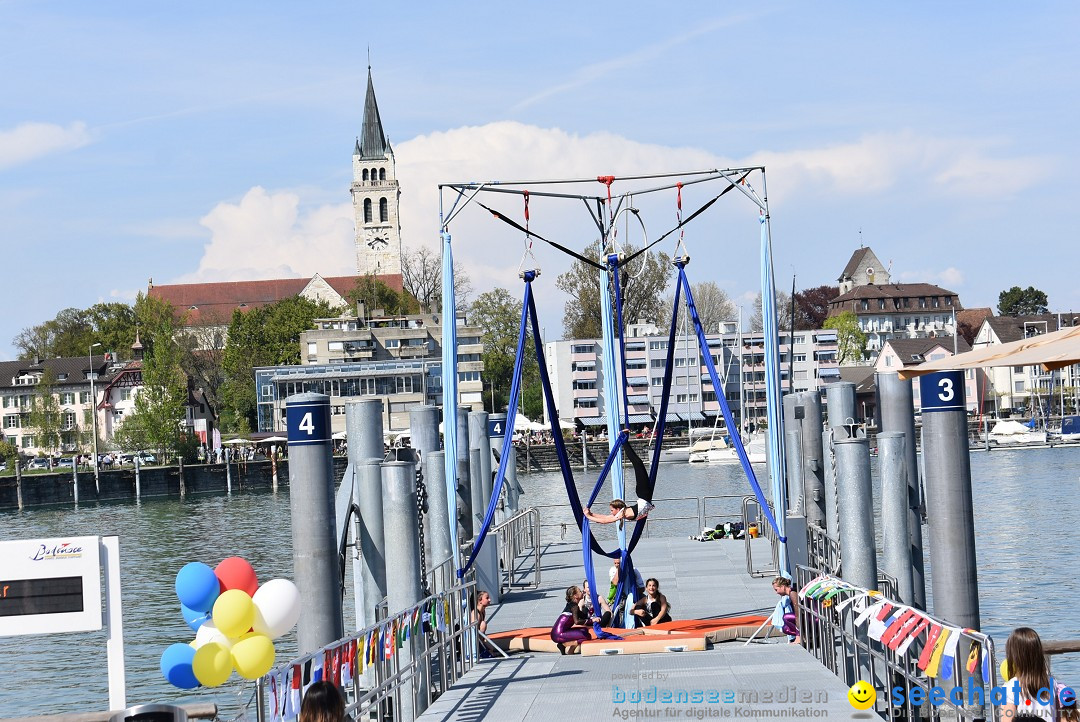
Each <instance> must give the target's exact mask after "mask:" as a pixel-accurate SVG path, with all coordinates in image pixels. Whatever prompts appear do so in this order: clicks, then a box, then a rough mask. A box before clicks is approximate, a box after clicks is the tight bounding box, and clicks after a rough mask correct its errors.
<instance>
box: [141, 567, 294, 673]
mask: <svg viewBox="0 0 1080 722" xmlns="http://www.w3.org/2000/svg"><path fill="white" fill-rule="evenodd" d="M176 596H177V597H179V598H180V612H181V613H182V614H183V616H184V621H185V622H187V623H188V626H189V627H191V629H192V630H193V631H194V632H195V640H194V641H193V642H191V643H190V644H173V645H170V646H169V647H168V648H167V649H166V650H165V651H164V652H163V653H162V655H161V673H162V674H163V675H164V676H165V679H167V680H168V681H169V682H170V683H171V684H173V685H174V686H176V687H179V688H180V689H194V688H196V687H198V686H200V685H202V686H205V687H217V686H218V685H220V684H223V683H224V682H225V681H226V680H227V679H228V678H229V677H230V676H231V675H232V673H233V670H234V669H235V670H236V671H237V673H238V674H239V675H240V676H241V677H243V678H244V679H258V678H259V677H261V676H263V675H264V674H266V673H267V672H269V671H270V669H271V668H272V667H273V666H274V642H273V640H275V639H277V638H278V637H280V636H282V635H283V634H285V633H287V632H288V631H289V630H290V629H292V628H293V627H294V626H295V625H296V622H297V620H298V619H299V618H300V591H299V590H298V589H297V588H296V585H295V584H293V583H292V582H290V581H289V580H288V579H271V580H270V581H268V582H264V583H263V585H262V586H259V582H258V579H257V578H256V577H255V570H254V569H252V567H251V564H249V563H248V562H247V561H246V560H244V559H241V558H240V557H229V558H228V559H225V560H224V561H222V562H221V563H220V564H218V565H217V567H215V568H214V569H211V568H210V567H209V566H207V565H206V564H203V563H202V562H191V563H190V564H186V565H184V568H183V569H181V570H180V571H179V572H178V573H177V575H176Z"/></svg>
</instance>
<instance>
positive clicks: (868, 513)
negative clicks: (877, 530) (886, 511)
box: [836, 438, 877, 589]
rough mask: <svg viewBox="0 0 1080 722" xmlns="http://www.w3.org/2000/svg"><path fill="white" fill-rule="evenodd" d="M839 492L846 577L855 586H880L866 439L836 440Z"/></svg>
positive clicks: (839, 513)
mask: <svg viewBox="0 0 1080 722" xmlns="http://www.w3.org/2000/svg"><path fill="white" fill-rule="evenodd" d="M836 494H837V513H838V518H839V527H840V529H839V531H840V558H841V559H843V576H844V579H845V580H847V581H848V582H851V583H852V584H854V585H856V586H860V587H864V588H866V589H877V549H876V548H875V545H874V496H873V485H872V483H871V480H870V442H869V441H868V440H867V439H865V438H864V439H840V440H839V441H837V442H836Z"/></svg>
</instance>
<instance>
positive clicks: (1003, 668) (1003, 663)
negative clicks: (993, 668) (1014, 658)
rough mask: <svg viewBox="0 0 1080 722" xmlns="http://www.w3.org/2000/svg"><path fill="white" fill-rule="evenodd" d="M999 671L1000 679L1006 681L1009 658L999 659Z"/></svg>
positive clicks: (1007, 678)
mask: <svg viewBox="0 0 1080 722" xmlns="http://www.w3.org/2000/svg"><path fill="white" fill-rule="evenodd" d="M998 671H1000V672H1001V680H1002V681H1003V682H1007V681H1008V680H1009V660H1007V659H1004V660H1002V661H1001V667H1000V668H999V669H998Z"/></svg>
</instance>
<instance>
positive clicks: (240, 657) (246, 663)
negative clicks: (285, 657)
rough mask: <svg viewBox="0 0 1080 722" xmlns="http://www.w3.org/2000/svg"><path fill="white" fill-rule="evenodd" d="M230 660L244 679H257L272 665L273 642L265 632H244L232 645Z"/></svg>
mask: <svg viewBox="0 0 1080 722" xmlns="http://www.w3.org/2000/svg"><path fill="white" fill-rule="evenodd" d="M232 661H233V665H234V666H235V667H236V671H237V672H238V673H239V674H240V676H241V677H243V678H244V679H258V678H259V677H261V676H263V675H264V674H266V673H267V672H269V671H270V669H271V668H272V667H273V666H274V643H273V642H271V641H270V638H269V637H267V636H266V635H265V634H246V635H244V638H243V639H241V640H240V641H239V642H237V643H236V644H234V645H233V648H232Z"/></svg>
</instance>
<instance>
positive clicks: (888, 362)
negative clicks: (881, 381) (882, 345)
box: [885, 356, 892, 366]
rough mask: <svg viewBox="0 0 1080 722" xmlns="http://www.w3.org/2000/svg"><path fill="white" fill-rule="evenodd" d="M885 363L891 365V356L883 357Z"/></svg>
mask: <svg viewBox="0 0 1080 722" xmlns="http://www.w3.org/2000/svg"><path fill="white" fill-rule="evenodd" d="M885 365H886V366H892V356H886V357H885Z"/></svg>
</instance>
